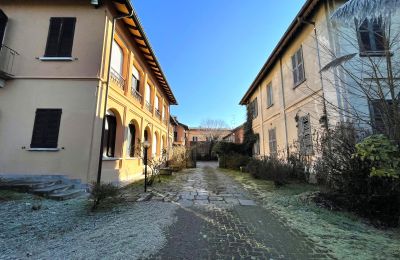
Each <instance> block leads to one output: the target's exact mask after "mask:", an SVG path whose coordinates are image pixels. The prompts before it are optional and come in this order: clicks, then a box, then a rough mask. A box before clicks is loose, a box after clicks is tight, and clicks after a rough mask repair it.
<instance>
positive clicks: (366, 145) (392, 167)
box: [356, 135, 400, 179]
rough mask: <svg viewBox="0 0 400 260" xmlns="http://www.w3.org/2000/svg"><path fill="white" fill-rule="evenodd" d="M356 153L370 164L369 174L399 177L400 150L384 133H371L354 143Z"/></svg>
mask: <svg viewBox="0 0 400 260" xmlns="http://www.w3.org/2000/svg"><path fill="white" fill-rule="evenodd" d="M356 151H357V152H356V155H357V156H358V157H360V158H361V160H362V161H366V162H368V163H369V164H370V165H371V172H370V173H371V176H377V177H389V178H396V179H397V178H399V177H400V152H399V148H398V147H397V146H396V145H394V144H393V143H392V142H391V141H390V140H389V139H388V138H387V137H386V136H384V135H371V136H369V137H367V138H365V139H364V140H363V141H362V142H360V143H358V144H356Z"/></svg>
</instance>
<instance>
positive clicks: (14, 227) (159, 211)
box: [0, 196, 177, 259]
mask: <svg viewBox="0 0 400 260" xmlns="http://www.w3.org/2000/svg"><path fill="white" fill-rule="evenodd" d="M35 203H37V201H35V200H33V199H32V198H31V197H29V196H27V197H26V198H25V199H23V200H17V201H9V202H0V220H1V221H0V245H1V247H0V259H28V258H29V259H99V258H102V259H127V258H129V259H138V258H145V257H147V256H148V255H150V254H151V253H154V252H157V251H158V250H159V249H160V248H162V247H163V245H164V244H165V243H166V241H167V240H166V236H165V233H164V230H165V229H166V227H168V226H169V225H172V224H173V222H174V212H175V211H176V209H177V206H176V205H174V204H171V203H163V202H157V201H151V202H142V203H130V204H122V205H118V206H116V207H115V208H113V209H112V210H110V211H104V212H96V213H94V214H92V213H90V211H88V206H87V201H86V200H85V199H75V200H69V201H65V202H56V201H50V200H43V201H42V208H41V209H40V210H37V211H34V210H32V205H33V204H35Z"/></svg>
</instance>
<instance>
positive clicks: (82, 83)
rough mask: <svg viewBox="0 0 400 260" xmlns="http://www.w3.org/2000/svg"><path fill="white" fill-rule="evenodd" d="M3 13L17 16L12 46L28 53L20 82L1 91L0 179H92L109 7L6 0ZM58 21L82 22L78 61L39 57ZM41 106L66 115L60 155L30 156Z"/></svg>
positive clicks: (9, 34)
mask: <svg viewBox="0 0 400 260" xmlns="http://www.w3.org/2000/svg"><path fill="white" fill-rule="evenodd" d="M1 9H2V10H3V11H4V12H5V13H6V15H7V16H8V18H9V23H8V25H7V31H6V35H5V39H4V43H5V44H6V45H7V46H9V47H11V48H12V49H15V50H16V51H17V52H18V53H19V54H20V55H19V56H17V59H16V64H15V65H16V70H15V72H16V75H15V79H13V80H8V81H6V84H5V87H4V88H2V89H0V147H2V149H0V174H16V173H17V174H63V175H68V176H69V177H70V178H76V179H81V180H82V181H83V182H88V181H90V180H92V179H93V178H90V175H91V174H90V171H91V169H90V165H91V163H93V160H96V156H97V155H96V154H98V153H97V152H96V151H94V150H93V149H92V145H93V140H94V139H95V137H94V132H95V128H94V126H95V125H96V124H97V125H98V124H99V123H100V122H101V121H100V120H98V119H97V117H96V103H97V94H98V92H97V90H98V88H99V85H100V82H99V74H100V68H101V57H102V42H103V39H104V24H105V9H104V8H99V9H95V8H94V7H93V6H91V5H90V3H89V2H88V1H84V0H79V1H66V0H60V1H57V3H56V4H55V2H54V1H38V0H32V1H22V0H13V1H11V0H2V1H1ZM57 16H61V17H68V16H71V17H76V18H77V22H76V27H75V35H74V44H73V50H72V56H73V57H74V58H76V60H74V61H69V62H67V61H54V62H45V61H40V60H39V59H37V57H40V56H43V54H44V51H45V47H46V41H47V36H48V30H49V21H50V18H51V17H57ZM37 108H61V109H62V115H61V124H60V132H59V138H58V147H59V148H60V150H59V151H56V152H49V151H43V152H38V151H28V148H29V147H30V142H31V137H32V130H33V122H34V118H35V112H36V109H37ZM98 136H99V135H98V134H97V137H96V138H99V137H98ZM23 147H25V149H24V148H23ZM97 151H98V150H97ZM93 164H94V163H93ZM96 169H97V168H96ZM92 170H93V169H92ZM92 175H93V176H94V175H95V174H94V173H93V174H92Z"/></svg>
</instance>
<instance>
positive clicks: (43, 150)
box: [26, 148, 61, 152]
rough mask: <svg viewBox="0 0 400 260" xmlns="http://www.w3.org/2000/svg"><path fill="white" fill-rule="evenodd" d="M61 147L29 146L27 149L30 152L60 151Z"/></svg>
mask: <svg viewBox="0 0 400 260" xmlns="http://www.w3.org/2000/svg"><path fill="white" fill-rule="evenodd" d="M60 150H61V148H28V149H26V151H29V152H58V151H60Z"/></svg>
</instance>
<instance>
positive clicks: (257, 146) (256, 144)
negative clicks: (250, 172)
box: [253, 134, 260, 155]
mask: <svg viewBox="0 0 400 260" xmlns="http://www.w3.org/2000/svg"><path fill="white" fill-rule="evenodd" d="M253 154H254V155H259V154H260V135H259V134H256V141H255V142H254V146H253Z"/></svg>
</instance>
